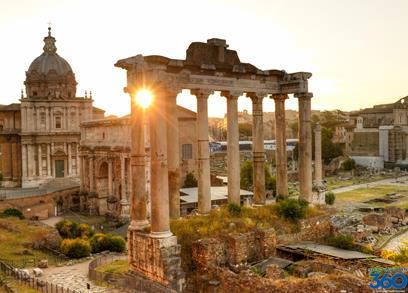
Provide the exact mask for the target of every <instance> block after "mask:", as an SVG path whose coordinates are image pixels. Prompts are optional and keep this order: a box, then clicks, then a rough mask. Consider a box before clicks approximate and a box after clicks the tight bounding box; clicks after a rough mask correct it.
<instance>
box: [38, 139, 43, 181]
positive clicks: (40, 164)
mask: <svg viewBox="0 0 408 293" xmlns="http://www.w3.org/2000/svg"><path fill="white" fill-rule="evenodd" d="M37 148H38V158H37V163H38V176H39V177H41V176H42V153H41V144H37Z"/></svg>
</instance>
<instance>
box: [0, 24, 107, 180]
mask: <svg viewBox="0 0 408 293" xmlns="http://www.w3.org/2000/svg"><path fill="white" fill-rule="evenodd" d="M55 43H56V39H55V38H54V37H53V36H52V34H51V28H48V35H47V36H46V37H45V38H44V47H43V52H42V54H41V55H40V56H38V57H37V58H35V59H34V61H33V62H31V64H30V66H29V67H28V70H27V71H26V80H25V82H24V85H25V89H26V90H25V91H26V96H24V95H23V94H22V95H21V99H20V104H18V103H14V104H11V105H0V154H1V156H0V170H1V172H2V174H3V180H2V186H5V187H14V186H22V187H38V186H41V185H43V184H47V183H48V182H49V181H52V180H53V179H55V178H66V177H69V178H71V179H72V180H71V181H73V182H76V181H78V182H79V175H80V159H79V151H78V149H79V142H80V123H82V122H84V121H89V120H95V119H101V118H103V117H104V111H103V110H100V109H97V108H95V107H93V105H92V104H93V99H92V95H91V94H90V95H89V96H87V95H85V97H77V96H76V86H77V81H76V79H75V74H74V71H73V70H72V68H71V66H70V65H69V63H68V62H67V61H66V60H65V59H64V58H63V57H61V56H60V55H58V53H57V47H56V45H55Z"/></svg>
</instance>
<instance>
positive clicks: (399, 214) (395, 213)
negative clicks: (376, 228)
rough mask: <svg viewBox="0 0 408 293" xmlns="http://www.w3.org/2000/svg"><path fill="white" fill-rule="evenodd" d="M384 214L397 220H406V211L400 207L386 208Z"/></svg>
mask: <svg viewBox="0 0 408 293" xmlns="http://www.w3.org/2000/svg"><path fill="white" fill-rule="evenodd" d="M384 213H385V214H388V215H390V216H391V217H395V218H397V219H402V220H403V219H405V210H404V209H401V208H398V207H386V208H385V209H384Z"/></svg>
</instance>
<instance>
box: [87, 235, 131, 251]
mask: <svg viewBox="0 0 408 293" xmlns="http://www.w3.org/2000/svg"><path fill="white" fill-rule="evenodd" d="M90 243H91V247H92V252H93V253H98V252H102V251H106V250H109V251H113V252H124V251H125V250H126V241H125V239H123V237H120V236H113V235H111V234H101V233H97V234H95V235H94V236H93V237H92V238H91V239H90Z"/></svg>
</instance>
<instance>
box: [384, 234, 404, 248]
mask: <svg viewBox="0 0 408 293" xmlns="http://www.w3.org/2000/svg"><path fill="white" fill-rule="evenodd" d="M404 241H408V231H405V233H403V234H401V235H399V236H397V237H395V238H393V239H392V240H391V241H390V242H388V243H387V245H385V246H384V249H386V250H392V251H396V252H398V248H399V246H400V245H401V244H402V243H403V242H404Z"/></svg>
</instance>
